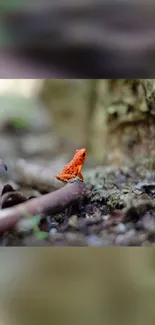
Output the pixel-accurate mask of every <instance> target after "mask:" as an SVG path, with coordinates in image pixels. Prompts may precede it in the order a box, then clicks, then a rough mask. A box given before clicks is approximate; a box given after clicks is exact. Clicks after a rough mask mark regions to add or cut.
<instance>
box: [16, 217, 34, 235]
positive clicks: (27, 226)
mask: <svg viewBox="0 0 155 325" xmlns="http://www.w3.org/2000/svg"><path fill="white" fill-rule="evenodd" d="M33 228H34V222H33V219H28V218H27V219H21V220H19V221H18V222H17V224H16V226H15V230H16V231H17V232H18V233H29V232H31V231H32V230H33Z"/></svg>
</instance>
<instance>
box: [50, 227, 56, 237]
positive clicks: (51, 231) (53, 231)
mask: <svg viewBox="0 0 155 325" xmlns="http://www.w3.org/2000/svg"><path fill="white" fill-rule="evenodd" d="M56 233H57V229H56V228H52V229H51V230H50V232H49V235H50V236H52V235H55V234H56Z"/></svg>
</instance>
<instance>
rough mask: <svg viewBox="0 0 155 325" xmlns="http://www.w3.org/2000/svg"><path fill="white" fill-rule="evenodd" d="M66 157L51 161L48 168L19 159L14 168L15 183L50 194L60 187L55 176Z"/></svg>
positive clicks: (64, 162) (60, 184)
mask: <svg viewBox="0 0 155 325" xmlns="http://www.w3.org/2000/svg"><path fill="white" fill-rule="evenodd" d="M66 162H67V160H66V157H62V156H61V157H60V158H57V159H56V160H53V163H51V165H50V166H46V165H44V164H41V165H40V164H37V163H35V162H27V161H25V160H23V159H19V160H18V161H17V163H16V166H15V174H16V181H17V182H18V183H19V184H22V185H23V184H24V185H26V186H30V187H33V188H35V189H37V190H39V191H40V192H42V191H43V192H44V191H46V192H51V191H53V190H57V189H59V188H61V187H62V183H61V182H59V181H58V180H57V179H56V178H55V175H56V174H57V173H58V171H59V170H61V169H62V168H63V166H64V165H65V164H66Z"/></svg>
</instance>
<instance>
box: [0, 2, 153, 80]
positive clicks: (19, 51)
mask: <svg viewBox="0 0 155 325" xmlns="http://www.w3.org/2000/svg"><path fill="white" fill-rule="evenodd" d="M154 15H155V3H154V1H152V0H148V1H147V2H146V1H145V0H83V1H78V2H77V3H75V2H72V1H71V0H64V1H63V2H62V1H61V0H57V1H52V2H51V1H49V0H44V2H43V3H42V2H41V1H39V2H37V4H36V2H35V1H30V0H27V1H26V3H25V2H21V1H19V0H10V1H9V3H7V2H6V1H4V0H1V1H0V77H1V78H34V76H35V77H36V78H42V77H43V78H56V77H59V78H137V76H138V77H141V78H151V77H154V74H155V41H154V34H155V22H154Z"/></svg>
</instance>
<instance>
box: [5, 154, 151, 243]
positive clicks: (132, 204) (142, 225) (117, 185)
mask: <svg viewBox="0 0 155 325" xmlns="http://www.w3.org/2000/svg"><path fill="white" fill-rule="evenodd" d="M16 166H18V168H16V172H17V171H18V172H17V174H18V177H16V178H15V179H11V180H10V181H7V182H6V181H5V182H4V181H3V182H2V183H1V210H3V211H4V210H5V209H6V208H10V209H9V210H8V209H6V211H11V209H12V207H13V208H15V207H16V206H17V205H19V204H20V203H23V204H24V203H25V202H27V201H29V202H30V200H32V199H35V198H38V199H40V198H41V197H43V196H44V197H46V196H47V195H49V194H47V193H50V192H51V195H52V194H53V193H55V194H56V193H58V192H57V191H59V193H60V192H61V191H62V188H63V191H64V192H63V193H64V194H62V196H61V198H60V202H59V196H58V205H60V208H58V213H57V212H55V211H54V212H53V210H52V202H53V201H52V198H53V197H52V196H51V201H50V202H49V203H50V207H51V210H50V209H49V213H47V212H46V213H45V214H44V211H42V210H39V211H41V216H40V215H38V214H36V213H33V216H30V218H29V217H26V218H20V220H18V222H17V223H15V224H14V225H12V226H11V227H10V226H8V225H9V223H8V225H7V227H8V229H7V227H5V231H2V232H1V237H0V243H1V245H2V246H16V245H18V246H148V245H151V246H152V245H154V244H155V203H154V198H155V174H154V175H153V173H152V172H151V171H150V169H149V168H148V167H147V166H146V164H141V165H140V163H138V164H134V165H133V166H132V167H131V166H130V167H123V168H120V167H117V166H108V167H106V166H105V167H96V168H94V167H93V168H86V169H85V170H84V186H85V185H86V186H85V195H84V196H79V197H77V198H76V200H75V201H76V202H74V203H73V204H72V198H69V202H68V204H67V206H65V204H64V205H63V204H62V206H61V201H63V200H64V201H65V200H66V198H65V191H66V193H67V191H68V190H67V186H68V185H64V186H63V185H62V186H61V182H56V181H55V180H54V174H53V176H51V178H50V176H49V175H50V173H51V167H47V166H46V167H43V166H42V167H41V165H39V163H38V164H37V163H36V162H35V163H31V164H30V163H29V162H27V161H26V160H25V161H24V160H20V161H19V162H18V164H16ZM41 170H42V171H43V172H41ZM52 170H53V169H52ZM16 176H17V175H16ZM59 183H60V184H59ZM46 185H47V186H46ZM71 186H72V185H71ZM58 188H59V190H58ZM65 189H66V190H65ZM58 195H59V194H58ZM63 195H64V197H63ZM70 196H72V193H71V194H70ZM37 202H39V201H36V204H38V203H37ZM49 203H48V202H47V203H46V204H49ZM54 204H55V203H54ZM39 209H40V208H39ZM46 210H48V207H47V209H46ZM35 211H38V210H37V208H36V210H35ZM15 213H16V211H15ZM21 217H22V214H21ZM2 219H3V215H2ZM2 219H1V211H0V230H1V226H2V224H3V220H2ZM32 220H33V222H32ZM2 229H3V226H2Z"/></svg>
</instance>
